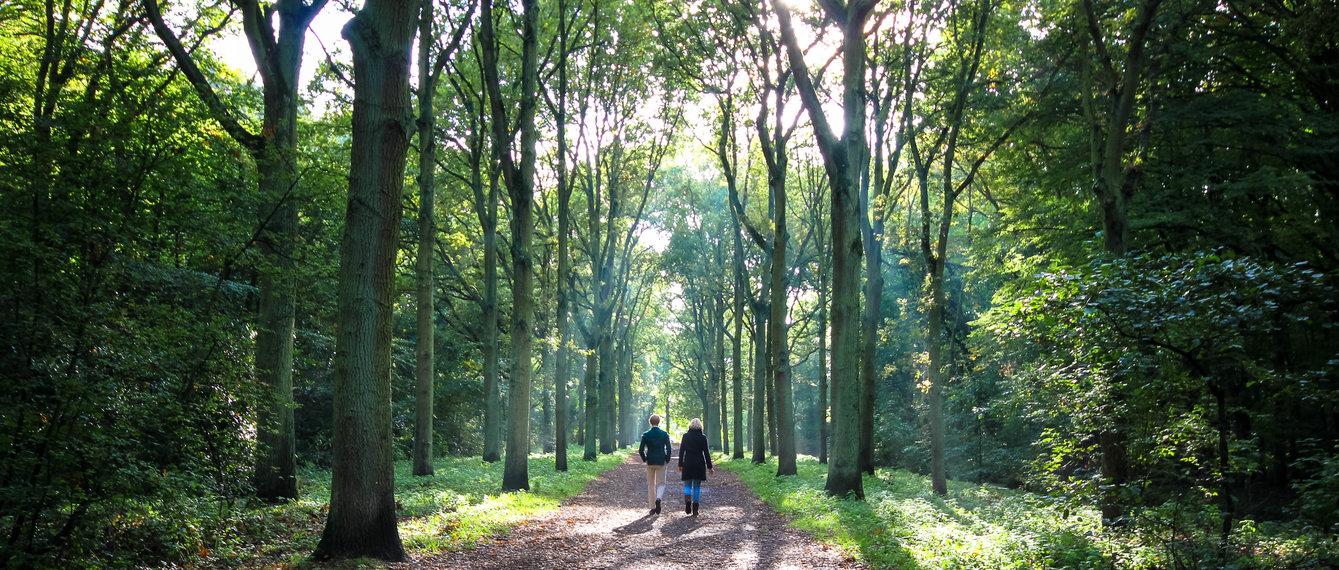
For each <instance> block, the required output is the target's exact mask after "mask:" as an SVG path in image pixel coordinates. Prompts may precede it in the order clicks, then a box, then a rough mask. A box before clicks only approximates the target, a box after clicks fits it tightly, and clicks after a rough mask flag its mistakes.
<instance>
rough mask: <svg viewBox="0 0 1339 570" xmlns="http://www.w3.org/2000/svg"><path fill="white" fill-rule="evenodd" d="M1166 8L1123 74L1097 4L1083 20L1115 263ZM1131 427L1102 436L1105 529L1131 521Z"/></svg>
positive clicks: (1136, 33) (1116, 388)
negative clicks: (1131, 151) (1138, 116)
mask: <svg viewBox="0 0 1339 570" xmlns="http://www.w3.org/2000/svg"><path fill="white" fill-rule="evenodd" d="M1161 3H1162V0H1144V1H1143V2H1141V3H1140V4H1139V5H1138V6H1137V7H1136V10H1135V15H1134V23H1133V25H1132V28H1131V30H1130V32H1129V33H1128V38H1129V39H1128V40H1127V43H1126V45H1127V46H1128V53H1127V54H1126V57H1125V58H1124V65H1125V68H1124V70H1123V71H1122V72H1120V73H1119V74H1118V73H1117V71H1116V69H1117V68H1116V66H1117V62H1116V60H1115V59H1114V58H1113V57H1112V56H1111V55H1110V53H1109V50H1108V46H1107V44H1106V38H1105V37H1104V34H1103V32H1102V29H1101V25H1100V22H1099V21H1098V17H1097V13H1096V11H1095V9H1094V7H1093V3H1092V1H1091V0H1084V2H1083V14H1082V17H1083V18H1085V22H1084V23H1085V24H1086V30H1085V31H1084V32H1083V33H1084V35H1085V39H1086V40H1087V42H1088V43H1089V45H1090V46H1091V47H1092V49H1093V52H1092V53H1091V54H1084V57H1082V58H1081V61H1082V64H1083V69H1082V73H1083V93H1082V97H1081V100H1082V103H1083V111H1084V115H1085V118H1086V119H1087V120H1088V123H1089V133H1090V138H1089V146H1090V152H1091V157H1090V158H1091V160H1090V162H1091V164H1092V178H1093V194H1094V196H1095V197H1096V198H1097V201H1098V205H1099V206H1100V207H1101V209H1102V245H1103V248H1104V249H1105V251H1106V254H1107V255H1108V256H1110V257H1121V256H1124V255H1125V253H1126V250H1127V249H1128V247H1129V233H1130V229H1129V220H1128V209H1129V200H1130V198H1132V197H1133V196H1134V193H1135V190H1136V189H1137V188H1138V186H1139V178H1140V171H1141V169H1140V168H1138V167H1137V166H1127V165H1126V163H1125V158H1124V157H1125V152H1126V148H1125V146H1126V136H1127V130H1128V128H1129V122H1130V117H1131V116H1132V115H1133V114H1134V108H1135V103H1136V101H1137V97H1136V95H1137V93H1138V91H1139V89H1140V84H1141V83H1142V81H1143V80H1144V77H1143V74H1144V69H1143V66H1144V63H1145V62H1144V59H1145V58H1144V49H1145V42H1146V39H1147V37H1148V31H1149V29H1150V27H1151V26H1152V24H1153V20H1154V16H1155V15H1156V14H1157V11H1158V7H1159V5H1161ZM1090 55H1091V56H1095V57H1096V59H1097V60H1098V63H1099V64H1100V68H1099V70H1098V71H1094V70H1093V69H1092V67H1093V64H1092V61H1091V58H1090V57H1089V56H1090ZM1094 73H1100V74H1101V75H1102V78H1101V81H1100V82H1098V81H1095V78H1094ZM1099 85H1104V86H1106V87H1105V90H1104V92H1103V94H1102V96H1104V97H1109V98H1110V99H1109V100H1108V101H1107V105H1106V109H1105V110H1106V113H1105V115H1101V116H1099V113H1098V110H1097V106H1098V105H1097V103H1098V98H1099V96H1098V95H1097V94H1096V92H1095V91H1096V89H1097V87H1098V86H1099ZM1123 384H1124V381H1123V380H1122V379H1120V378H1115V379H1113V381H1112V386H1111V388H1110V393H1109V394H1108V396H1107V400H1108V401H1107V402H1106V404H1107V407H1108V408H1110V409H1117V408H1119V407H1120V402H1121V399H1122V394H1121V393H1122V390H1123ZM1126 424H1127V422H1126V420H1125V418H1123V417H1120V416H1119V415H1117V416H1115V417H1113V418H1111V420H1110V425H1109V426H1108V427H1106V428H1105V429H1103V430H1101V431H1100V432H1099V433H1098V449H1099V450H1100V452H1101V454H1102V478H1103V479H1104V481H1103V488H1104V489H1105V490H1106V491H1105V492H1104V493H1103V497H1102V498H1101V500H1100V501H1099V502H1100V503H1101V508H1102V520H1103V522H1104V523H1105V524H1117V523H1118V521H1120V520H1121V519H1123V517H1124V516H1125V505H1124V504H1123V503H1124V500H1125V498H1124V488H1125V486H1126V485H1127V484H1128V481H1129V471H1130V468H1129V457H1128V454H1127V452H1126V449H1125V448H1126V441H1125V433H1124V432H1125V431H1126V429H1127V426H1126Z"/></svg>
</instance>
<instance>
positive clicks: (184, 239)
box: [0, 0, 1339, 567]
mask: <svg viewBox="0 0 1339 570" xmlns="http://www.w3.org/2000/svg"><path fill="white" fill-rule="evenodd" d="M350 10H352V11H351V12H350ZM332 13H333V15H334V16H336V17H338V19H339V20H341V21H345V22H347V23H345V24H343V27H342V28H339V29H338V36H339V37H335V35H336V34H335V33H330V34H324V32H321V33H318V32H319V30H317V29H316V27H315V25H314V22H316V21H318V19H320V18H330V17H332ZM1336 20H1339V2H1336V1H1335V0H1319V1H1306V2H1303V1H1294V0H1215V1H1202V0H947V1H920V0H845V1H842V0H818V1H816V2H782V1H778V0H763V1H756V0H694V1H686V0H543V1H540V0H516V1H509V2H504V1H497V0H365V3H363V4H362V5H361V6H346V5H336V4H334V3H327V2H326V1H325V0H272V1H262V0H228V1H217V2H214V1H202V2H168V1H167V0H110V1H109V0H62V1H60V2H57V1H55V0H43V1H37V0H14V1H10V2H6V3H4V4H0V48H2V49H0V277H3V279H4V286H3V287H2V288H0V309H2V310H3V317H0V347H3V350H2V351H0V385H2V386H3V388H2V389H0V565H5V566H19V567H22V566H61V565H65V564H68V563H71V561H73V560H77V559H80V557H84V556H89V554H88V553H90V552H94V551H98V550H100V549H117V548H121V549H126V550H130V549H134V548H141V549H142V551H143V552H146V554H143V556H145V557H148V558H144V559H132V560H130V561H129V563H131V564H150V563H153V562H154V560H153V559H152V556H153V553H152V550H153V549H152V548H145V547H142V546H136V545H142V544H144V543H146V542H148V543H151V542H152V540H168V538H162V537H164V536H169V535H170V534H171V533H170V532H166V531H162V529H161V528H158V530H154V529H153V528H150V527H149V526H145V527H143V528H142V529H141V528H138V527H137V530H135V531H127V530H125V529H120V528H118V526H117V525H118V524H120V521H122V520H123V519H129V518H136V519H137V520H140V519H148V520H158V521H160V523H159V524H161V525H164V527H170V526H171V517H172V513H174V512H179V511H180V510H181V509H186V508H198V506H187V505H198V504H199V502H204V503H206V504H210V505H213V507H212V508H217V509H225V510H226V509H241V508H247V507H246V505H248V504H253V501H261V502H280V501H287V500H292V499H294V498H297V497H299V496H300V494H301V493H302V489H301V486H300V482H299V477H298V472H299V470H300V468H302V467H312V468H321V469H326V470H329V472H330V477H331V485H332V486H331V489H332V493H331V500H330V504H329V511H328V513H327V515H328V516H327V517H326V519H325V520H324V522H323V524H324V526H323V528H324V530H323V534H322V538H321V542H320V546H319V547H318V548H317V551H316V553H315V554H316V556H318V557H321V558H346V557H373V558H378V559H382V560H389V561H396V560H403V559H404V558H405V551H404V547H403V546H402V545H401V541H400V537H399V535H398V531H397V529H396V497H395V495H394V488H393V482H394V477H395V470H394V465H395V462H396V461H401V460H404V461H409V462H412V464H413V473H414V474H415V475H431V474H432V473H433V469H434V463H433V459H434V457H441V456H444V455H462V456H478V457H480V458H481V459H482V461H485V462H490V463H491V462H502V463H503V465H504V476H503V477H502V480H500V481H498V482H497V484H498V490H499V491H506V492H513V491H514V492H525V491H526V490H528V489H529V488H530V476H531V474H533V473H535V472H537V471H540V470H560V471H562V470H566V469H567V467H568V461H569V457H568V451H569V450H571V451H572V452H574V453H579V456H580V457H583V458H584V459H585V460H593V459H595V458H597V457H598V456H599V455H601V454H608V453H612V452H614V451H615V450H616V449H618V448H620V447H625V446H629V445H632V446H635V445H636V442H637V437H638V436H639V434H640V433H641V431H642V430H643V429H644V427H645V426H644V419H645V418H646V416H647V415H649V414H650V413H652V412H655V413H659V414H661V415H664V416H665V417H666V418H667V422H668V426H667V427H668V429H669V430H670V431H671V433H673V434H676V436H677V434H678V433H681V432H682V431H683V430H684V429H686V426H687V421H688V419H689V418H692V417H700V418H701V419H702V420H703V422H704V424H705V425H706V433H707V435H708V438H709V440H710V443H711V446H712V447H713V448H714V449H716V450H718V451H719V452H721V453H725V454H728V455H729V456H731V457H734V458H741V459H742V458H749V459H751V460H752V461H754V462H759V463H761V462H765V461H768V460H769V459H773V458H774V460H775V461H776V465H777V476H779V477H784V476H788V475H794V474H795V473H796V470H797V461H798V459H799V458H800V456H803V455H807V456H813V457H815V458H817V460H818V461H820V462H822V463H825V464H826V465H827V479H826V490H827V492H828V493H830V494H832V495H835V496H840V497H848V498H850V499H852V500H862V499H863V498H864V487H863V481H864V479H863V478H864V477H865V476H867V475H873V474H876V472H877V471H876V470H878V469H883V468H888V469H905V470H910V471H913V472H917V473H921V474H924V475H927V476H928V477H929V478H930V481H931V486H932V488H933V490H934V492H935V493H937V494H940V495H942V494H944V493H946V492H947V489H948V482H949V480H963V481H972V482H985V483H993V484H999V485H1004V486H1010V487H1023V488H1025V489H1027V490H1028V491H1031V492H1035V493H1038V494H1041V495H1045V496H1048V497H1051V498H1053V499H1054V500H1057V501H1071V502H1073V503H1074V504H1076V505H1083V506H1086V507H1093V508H1096V509H1099V510H1100V512H1101V514H1102V520H1103V524H1104V526H1105V527H1106V528H1105V531H1107V532H1125V531H1138V530H1139V529H1149V528H1155V527H1159V525H1188V524H1196V525H1200V526H1201V527H1203V528H1207V529H1209V530H1208V531H1205V534H1206V535H1208V536H1212V541H1210V542H1211V544H1210V545H1209V546H1208V547H1205V546H1204V544H1198V543H1192V542H1193V541H1187V542H1186V546H1185V548H1186V549H1194V548H1208V549H1209V551H1213V552H1216V553H1217V555H1219V556H1224V557H1225V556H1226V555H1227V553H1228V552H1229V550H1230V548H1231V546H1230V545H1231V544H1232V541H1233V537H1234V534H1235V533H1239V532H1241V531H1242V529H1245V528H1249V527H1250V525H1249V524H1247V523H1249V522H1251V521H1285V522H1288V523H1292V524H1297V525H1304V526H1307V527H1308V528H1312V529H1315V531H1316V532H1317V533H1319V534H1320V535H1325V536H1328V537H1329V538H1333V535H1334V533H1335V532H1336V529H1339V526H1337V525H1339V514H1336V513H1339V448H1337V447H1336V445H1339V407H1337V405H1339V404H1336V402H1337V401H1339V384H1337V382H1339V329H1336V326H1335V325H1336V323H1339V291H1336V276H1339V113H1337V111H1339V28H1337V27H1335V26H1334V25H1333V22H1335V21H1336ZM323 34H324V35H323ZM224 37H240V38H241V39H242V41H243V43H244V44H245V45H246V46H247V48H248V50H249V53H248V54H247V55H248V58H249V60H251V61H254V68H253V71H240V70H238V69H234V68H233V67H230V66H229V65H227V64H225V63H224V58H221V57H220V55H219V54H218V53H217V51H215V50H214V49H211V46H219V45H225V44H222V43H221V42H220V39H221V38H224ZM314 42H315V43H319V44H320V45H319V49H314V48H313V46H312V45H311V44H313V43H314ZM229 45H233V44H229ZM235 45H241V44H235ZM316 53H324V56H322V57H317V56H313V55H312V54H316ZM573 457H577V455H574V456H573ZM1183 519H1184V520H1193V521H1194V522H1193V523H1190V522H1183ZM1169 521H1171V522H1169ZM155 528H156V527H155ZM160 531H161V532H160ZM136 532H141V533H142V535H139V534H135V533H136ZM151 534H152V535H153V537H150V535H151ZM113 537H115V539H113ZM154 537H156V538H154ZM1222 560H1226V558H1223V559H1222Z"/></svg>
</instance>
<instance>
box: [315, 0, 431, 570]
mask: <svg viewBox="0 0 1339 570" xmlns="http://www.w3.org/2000/svg"><path fill="white" fill-rule="evenodd" d="M416 6H417V2H415V1H414V0H367V2H366V4H364V6H363V9H362V10H361V11H359V12H358V13H357V15H355V16H354V17H353V19H352V20H350V21H349V23H348V24H346V25H345V26H344V38H345V39H346V40H348V42H349V46H350V48H351V51H352V52H353V74H354V84H353V85H354V105H353V143H352V149H351V152H350V157H351V161H350V164H349V206H348V211H347V214H346V218H345V220H346V221H345V230H344V239H343V242H342V246H341V248H340V280H339V303H338V313H337V322H338V325H339V326H338V328H337V329H336V330H337V331H338V332H337V333H336V340H335V382H334V401H333V405H332V407H333V409H334V422H333V423H334V438H333V439H334V441H333V447H334V467H333V470H332V471H333V473H332V477H331V487H330V516H329V518H328V519H327V520H326V525H325V531H324V532H323V533H322V535H321V542H320V544H318V545H317V547H316V555H315V557H316V558H317V559H318V560H321V559H326V558H352V557H370V558H377V559H381V560H387V561H396V562H398V561H402V560H405V552H404V548H403V546H401V544H400V534H399V532H398V530H397V528H396V519H395V487H394V484H395V464H394V460H395V448H394V445H393V442H392V440H391V386H390V384H391V320H392V317H393V316H394V315H393V313H394V307H395V304H394V302H393V301H394V300H393V293H394V289H393V286H392V285H393V283H394V278H395V257H396V252H397V250H398V249H399V236H400V213H401V209H402V207H401V203H400V200H401V195H402V193H403V191H404V168H405V160H406V152H407V150H408V148H409V133H408V132H406V130H405V128H406V122H405V117H409V116H412V115H411V113H412V109H411V108H410V104H409V51H410V45H411V43H412V41H413V38H414V25H413V24H414V12H415V10H414V9H415V7H416Z"/></svg>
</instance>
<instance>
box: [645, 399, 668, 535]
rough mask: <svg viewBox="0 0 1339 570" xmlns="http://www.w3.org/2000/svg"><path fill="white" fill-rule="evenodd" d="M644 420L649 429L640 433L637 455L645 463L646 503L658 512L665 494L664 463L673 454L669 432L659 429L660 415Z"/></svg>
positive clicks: (653, 511) (653, 510)
mask: <svg viewBox="0 0 1339 570" xmlns="http://www.w3.org/2000/svg"><path fill="white" fill-rule="evenodd" d="M646 422H647V423H649V424H651V429H648V430H646V433H643V434H642V444H641V445H640V446H638V447H637V455H640V456H642V463H645V464H646V503H647V505H648V506H649V507H650V508H651V514H653V515H658V514H660V499H661V497H663V496H664V495H665V464H666V463H669V458H670V456H671V455H674V448H673V447H671V446H670V436H669V432H667V431H665V430H663V429H660V415H659V414H651V417H650V418H647V419H646Z"/></svg>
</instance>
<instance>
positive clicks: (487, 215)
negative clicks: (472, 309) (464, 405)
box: [479, 121, 502, 463]
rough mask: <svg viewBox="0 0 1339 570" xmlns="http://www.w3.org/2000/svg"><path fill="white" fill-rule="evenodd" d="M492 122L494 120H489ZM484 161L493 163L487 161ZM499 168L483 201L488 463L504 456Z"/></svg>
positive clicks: (485, 456) (490, 175) (490, 176)
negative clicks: (500, 360) (501, 389)
mask: <svg viewBox="0 0 1339 570" xmlns="http://www.w3.org/2000/svg"><path fill="white" fill-rule="evenodd" d="M489 122H490V123H492V122H493V121H489ZM485 164H489V165H491V164H492V162H491V161H488V162H485ZM497 182H498V181H497V171H496V170H494V169H493V167H492V166H489V167H488V197H487V199H486V200H485V201H484V202H483V203H482V204H480V212H481V213H480V217H482V218H483V220H482V228H483V238H484V300H483V322H482V323H480V325H479V326H481V327H483V347H482V349H483V357H484V452H483V460H484V461H486V462H489V463H493V462H495V461H499V460H501V459H502V394H501V391H500V390H499V384H501V375H502V373H501V371H500V370H499V368H500V367H499V364H498V298H497V289H498V271H497V264H498V259H497V258H498V255H497V254H498V247H497V222H498V211H497V209H498V208H497V205H498V189H497Z"/></svg>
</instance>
